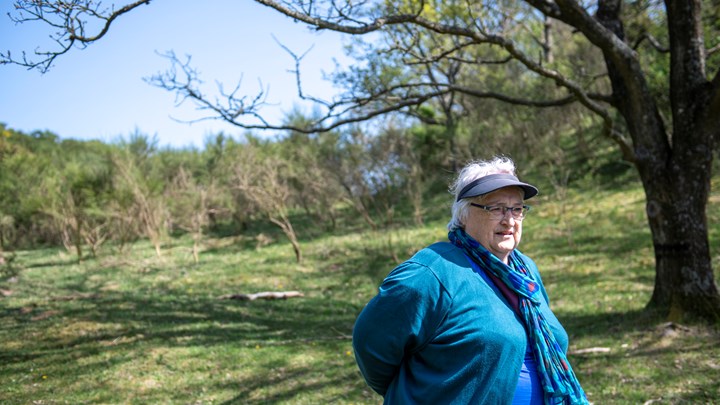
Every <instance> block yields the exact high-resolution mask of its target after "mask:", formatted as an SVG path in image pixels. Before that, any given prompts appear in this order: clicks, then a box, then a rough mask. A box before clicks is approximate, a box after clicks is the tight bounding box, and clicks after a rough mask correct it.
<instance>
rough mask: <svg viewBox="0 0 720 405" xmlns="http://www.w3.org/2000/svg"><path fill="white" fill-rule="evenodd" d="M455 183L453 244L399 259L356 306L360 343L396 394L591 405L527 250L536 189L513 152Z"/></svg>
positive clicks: (375, 372) (433, 399) (374, 383)
mask: <svg viewBox="0 0 720 405" xmlns="http://www.w3.org/2000/svg"><path fill="white" fill-rule="evenodd" d="M452 191H453V194H454V197H455V202H454V204H453V206H452V219H451V221H450V223H449V224H448V229H449V231H450V232H449V242H440V243H435V244H433V245H431V246H428V247H427V248H425V249H422V250H421V251H419V252H418V253H417V254H415V255H414V256H413V257H412V258H411V259H409V260H407V261H406V262H404V263H402V264H400V265H399V266H398V267H397V268H395V269H394V270H393V271H392V272H391V273H390V274H389V275H388V276H387V277H386V278H385V280H384V281H383V283H382V285H381V286H380V288H379V293H378V295H377V296H375V297H374V298H373V299H372V300H371V301H370V302H369V303H368V305H367V306H366V307H365V308H364V309H363V311H362V312H361V313H360V315H359V316H358V319H357V321H356V324H355V328H354V331H353V347H354V349H355V357H356V359H357V363H358V366H359V368H360V371H361V372H362V374H363V376H364V377H365V380H366V381H367V383H368V385H369V386H370V387H371V388H372V389H373V390H375V391H376V392H377V393H379V394H380V395H382V396H383V397H384V399H385V403H387V404H418V403H426V404H450V403H452V404H587V403H588V402H587V399H586V397H585V394H584V393H583V390H582V388H581V387H580V384H579V382H578V381H577V378H576V377H575V374H574V373H573V371H572V368H571V367H570V364H569V363H568V360H567V358H566V355H565V353H566V351H567V346H568V336H567V333H566V332H565V330H564V329H563V327H562V325H560V322H559V321H558V320H557V318H556V317H555V315H554V314H553V313H552V311H551V310H550V307H549V306H548V304H549V300H548V296H547V293H546V292H545V287H544V286H543V283H542V280H541V279H540V274H539V273H538V269H537V266H536V265H535V263H534V262H533V261H532V260H531V259H530V258H529V257H527V256H525V255H523V254H522V253H520V252H519V251H518V250H517V247H518V244H519V243H520V238H521V236H522V225H523V220H524V219H525V216H526V214H527V212H528V211H529V210H530V207H529V206H527V205H525V200H527V199H530V198H532V197H534V196H535V195H537V193H538V190H537V188H536V187H534V186H532V185H530V184H527V183H523V182H521V181H519V180H518V178H517V177H516V176H515V165H514V163H513V162H512V160H510V159H508V158H495V159H493V160H491V161H479V162H473V163H471V164H469V165H467V166H466V167H465V168H463V170H462V171H461V172H460V174H459V176H458V178H457V180H456V181H455V183H454V185H453V187H452Z"/></svg>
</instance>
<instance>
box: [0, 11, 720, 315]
mask: <svg viewBox="0 0 720 405" xmlns="http://www.w3.org/2000/svg"><path fill="white" fill-rule="evenodd" d="M256 1H257V2H258V3H261V4H263V5H266V6H268V7H271V8H273V9H275V10H277V11H278V12H280V13H282V14H285V15H287V16H288V17H291V18H293V19H294V20H296V21H300V22H303V23H305V24H307V25H309V26H311V27H314V28H315V29H318V30H332V31H337V32H342V33H347V34H351V35H355V36H360V35H371V36H372V39H373V42H375V43H378V46H377V47H375V50H381V51H383V52H387V53H388V55H395V56H399V57H400V59H399V60H402V62H403V64H405V65H409V64H412V63H421V62H430V63H429V64H427V65H426V66H428V67H431V68H432V67H434V66H436V65H439V64H441V63H443V61H447V60H456V61H461V62H462V63H463V64H465V65H467V66H472V67H475V68H477V69H478V70H480V69H482V70H491V69H492V68H493V67H494V66H500V67H502V68H503V69H511V70H512V71H514V72H515V75H516V76H514V77H512V79H513V80H514V79H515V78H516V77H527V76H531V77H533V78H534V79H536V80H538V81H542V82H545V83H547V84H548V85H550V86H548V92H547V95H548V97H546V98H538V97H535V98H530V97H528V94H525V93H522V92H519V93H506V92H504V91H503V89H497V88H484V87H482V86H478V85H477V83H474V82H469V81H458V82H443V83H440V82H438V81H435V82H432V81H430V80H428V78H427V76H426V75H422V76H410V79H409V80H408V81H399V82H398V81H387V82H378V83H376V84H377V86H375V87H364V88H351V89H349V91H348V92H347V93H346V94H344V95H342V96H341V97H339V98H338V99H337V100H333V102H330V103H325V104H323V106H324V107H325V108H326V110H325V111H326V114H325V115H324V116H323V117H322V118H320V119H319V120H317V121H316V122H315V124H314V125H312V126H304V127H303V128H293V127H291V126H288V125H284V124H280V125H271V124H269V123H267V122H266V121H264V120H262V116H261V115H260V112H259V107H261V105H262V103H258V102H257V100H258V98H248V97H245V96H243V97H237V96H236V95H235V94H234V93H231V94H227V95H226V98H227V100H224V101H223V103H219V102H214V101H212V99H211V98H209V97H206V96H204V95H203V93H202V92H201V91H200V90H199V87H198V77H197V73H196V71H195V70H194V69H192V68H191V67H190V66H189V63H188V62H185V63H183V62H180V61H179V60H177V58H174V56H172V55H169V56H170V57H171V60H172V61H173V63H174V66H173V67H174V68H178V67H179V68H180V70H171V71H170V72H169V73H168V74H166V75H159V76H158V77H156V79H157V80H155V84H157V85H160V86H161V87H165V88H167V89H170V90H173V91H176V92H178V94H179V95H180V96H182V97H185V98H186V99H189V100H193V101H195V102H196V103H197V104H198V106H199V108H204V109H207V110H211V112H212V113H213V114H217V116H219V117H221V118H223V119H225V120H226V121H228V122H230V123H233V124H235V125H237V126H238V127H242V128H249V129H252V128H262V129H292V130H301V131H305V132H320V131H328V130H331V129H333V128H337V127H338V126H341V125H345V124H351V123H357V122H361V121H365V120H369V119H372V118H374V117H377V116H380V115H384V114H389V113H393V112H409V111H411V110H413V109H417V108H418V107H420V106H423V105H426V103H427V102H429V101H430V100H433V99H438V98H440V97H447V96H448V95H451V94H463V95H466V96H469V97H473V98H479V99H492V100H499V101H502V102H505V103H510V104H515V105H523V106H534V107H551V106H552V107H557V106H563V105H568V104H571V103H572V104H575V103H577V104H580V105H582V106H583V107H585V109H586V110H587V111H589V112H590V113H592V114H593V115H595V116H596V117H597V118H598V119H599V120H600V122H601V123H602V124H601V125H602V128H603V133H604V134H605V135H606V136H607V137H609V138H610V139H612V140H613V141H614V142H615V144H616V145H617V147H618V148H619V150H620V151H621V152H622V155H623V157H624V158H625V159H627V160H628V161H629V162H632V164H633V165H634V166H635V168H636V169H637V171H638V174H639V176H640V179H641V181H642V184H643V187H644V190H645V193H646V212H647V217H648V223H649V227H650V230H651V233H652V239H653V245H654V249H655V257H656V279H655V289H654V292H653V296H652V298H651V302H650V303H649V304H650V306H652V307H656V308H659V309H660V310H661V311H663V312H664V313H666V314H669V315H671V316H672V317H675V316H682V314H690V315H699V316H702V317H705V318H711V319H717V318H718V316H719V315H718V314H720V295H719V294H718V289H717V285H716V283H715V280H714V276H713V270H712V264H711V258H710V247H709V239H708V222H707V216H706V211H705V209H706V206H707V203H708V197H709V192H710V177H711V167H712V161H713V153H714V151H716V150H717V148H718V144H719V143H720V142H718V140H719V139H720V125H719V124H720V122H719V120H720V118H719V117H720V70H718V64H720V60H719V57H718V55H717V51H718V50H719V49H720V46H718V44H717V43H716V42H717V31H718V27H717V26H716V25H715V24H716V21H717V4H716V2H715V1H713V0H665V1H664V2H663V3H661V2H659V1H652V0H637V1H626V2H623V1H621V0H597V1H595V2H580V1H577V0H555V1H550V0H525V1H520V0H517V1H512V0H508V1H503V2H498V1H495V0H486V1H479V2H471V1H466V0H451V1H437V0H428V1H422V0H420V1H414V0H395V1H390V0H388V1H385V2H362V1H361V2H355V1H349V0H348V1H344V2H343V1H331V0H327V1H313V0H310V1H306V0H303V1H301V0H288V1H277V0H256ZM147 3H149V0H148V1H137V2H133V3H129V4H127V5H126V6H124V7H122V8H119V9H117V10H114V9H112V8H110V9H103V10H100V9H99V7H100V6H99V4H95V3H93V2H91V1H77V2H73V3H70V4H69V3H66V2H60V1H58V2H34V1H17V2H16V7H17V8H18V10H20V16H19V17H16V19H17V20H18V21H28V20H41V21H44V22H46V23H50V24H52V25H53V26H55V27H57V28H58V29H59V34H58V37H57V38H56V39H57V40H58V41H59V44H60V45H61V48H60V50H59V51H54V52H53V51H51V52H46V53H42V52H41V53H39V54H37V56H38V57H39V58H40V59H39V60H29V59H27V58H26V57H25V56H23V58H21V59H19V60H16V59H12V58H11V55H9V54H2V55H0V58H2V59H3V61H4V62H5V63H9V62H15V63H20V64H24V65H25V66H30V67H37V68H40V69H47V68H48V67H49V66H50V64H51V63H52V62H53V61H54V60H55V58H56V57H57V56H59V55H62V54H63V53H65V52H67V51H68V50H69V49H70V48H71V47H72V46H73V44H77V43H79V44H88V43H91V42H93V41H95V40H97V39H99V38H101V37H102V36H103V35H105V33H106V32H107V29H108V28H109V27H110V24H111V23H112V22H113V21H115V19H116V18H117V17H119V16H121V15H122V14H124V13H126V12H129V11H130V10H132V9H135V8H137V7H139V6H140V5H143V4H147ZM23 13H24V14H23ZM96 18H98V19H99V22H100V24H99V30H98V31H97V32H98V33H97V34H96V35H91V34H86V29H89V28H90V27H91V25H90V24H89V23H88V21H89V20H94V19H96ZM94 22H98V20H94ZM396 28H402V29H403V30H406V31H407V32H408V33H409V34H410V36H409V37H408V38H423V37H425V36H432V37H438V38H446V41H442V42H438V43H439V44H440V43H442V44H444V45H442V46H440V47H439V49H434V50H432V53H431V54H430V55H427V54H423V53H420V52H417V48H416V46H415V45H416V44H415V42H416V41H414V40H410V41H406V42H397V43H392V44H385V45H387V46H385V47H384V48H382V49H380V46H381V45H380V44H381V42H380V41H377V39H378V38H380V39H382V38H384V37H385V33H387V32H390V31H391V30H393V29H396ZM556 33H571V38H572V40H573V41H578V42H581V43H582V46H584V47H586V48H587V49H588V50H589V52H593V53H594V54H596V55H598V57H599V58H601V60H602V61H603V62H604V66H601V67H600V66H588V68H591V70H589V71H588V70H587V69H583V68H578V67H577V63H575V62H576V61H575V60H573V59H566V58H565V57H566V56H571V55H563V53H562V52H558V51H561V50H562V48H557V47H555V48H553V47H552V43H553V41H552V39H555V43H557V38H554V37H553V35H552V34H556ZM465 50H472V52H471V53H470V54H469V55H470V56H469V57H467V58H465V57H464V56H463V57H462V58H461V57H458V55H460V52H463V51H465ZM491 50H492V51H498V52H499V54H500V55H502V56H503V57H504V58H505V59H506V62H505V63H495V64H492V63H487V61H485V60H483V58H482V57H481V55H483V53H484V52H487V53H490V51H491ZM299 62H300V59H298V65H299ZM298 70H299V69H298ZM178 72H179V73H178ZM247 118H256V119H257V118H260V120H259V122H258V121H257V120H255V121H252V122H249V121H248V120H247Z"/></svg>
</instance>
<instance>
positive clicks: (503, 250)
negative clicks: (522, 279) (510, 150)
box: [465, 187, 524, 263]
mask: <svg viewBox="0 0 720 405" xmlns="http://www.w3.org/2000/svg"><path fill="white" fill-rule="evenodd" d="M523 196H524V193H523V191H522V189H521V188H520V187H505V188H501V189H498V190H495V191H493V192H491V193H488V194H485V195H484V196H482V197H479V198H478V199H476V200H475V201H473V202H475V203H478V204H482V205H486V206H494V205H500V206H504V207H520V206H522V205H523ZM468 210H469V211H468V216H467V219H466V220H465V222H466V223H465V232H467V234H468V235H470V236H472V237H473V238H474V239H475V240H477V241H478V242H480V244H481V245H483V247H485V249H487V250H489V251H490V252H491V253H492V254H494V255H495V256H497V257H498V258H499V259H500V260H502V261H503V262H504V263H507V262H508V257H509V256H510V253H511V252H512V251H513V249H515V248H516V247H517V246H518V245H519V244H520V238H521V237H522V221H521V220H517V219H515V218H513V216H512V214H510V213H509V212H507V213H506V214H505V215H504V216H503V217H502V219H494V218H492V217H491V215H490V213H489V212H487V211H485V210H484V209H482V208H478V207H473V206H470V207H469V208H468Z"/></svg>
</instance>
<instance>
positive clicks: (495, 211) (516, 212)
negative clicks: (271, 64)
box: [470, 203, 530, 221]
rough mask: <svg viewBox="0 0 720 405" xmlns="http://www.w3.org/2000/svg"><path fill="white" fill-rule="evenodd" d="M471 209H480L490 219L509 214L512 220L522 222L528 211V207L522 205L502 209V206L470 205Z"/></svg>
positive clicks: (501, 217)
mask: <svg viewBox="0 0 720 405" xmlns="http://www.w3.org/2000/svg"><path fill="white" fill-rule="evenodd" d="M470 205H472V206H473V207H478V208H482V209H484V210H485V211H487V213H488V214H490V217H491V218H492V219H495V220H500V219H503V218H505V215H506V214H507V213H508V212H510V214H511V215H512V217H513V219H516V220H518V221H522V220H523V219H524V218H525V214H527V212H528V211H530V206H529V205H523V206H522V207H503V206H502V205H480V204H475V203H470Z"/></svg>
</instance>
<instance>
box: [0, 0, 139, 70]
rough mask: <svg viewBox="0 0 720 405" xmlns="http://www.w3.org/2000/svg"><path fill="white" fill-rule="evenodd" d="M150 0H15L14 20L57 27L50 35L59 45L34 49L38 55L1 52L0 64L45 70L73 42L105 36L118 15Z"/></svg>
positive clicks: (79, 43)
mask: <svg viewBox="0 0 720 405" xmlns="http://www.w3.org/2000/svg"><path fill="white" fill-rule="evenodd" d="M150 1H151V0H138V1H135V2H133V3H130V4H127V5H125V6H123V7H121V8H119V9H117V10H115V8H114V6H110V8H104V7H103V6H102V2H95V1H93V0H82V1H81V0H75V1H69V2H68V1H57V2H52V1H37V0H18V1H16V2H15V9H16V10H18V11H17V13H18V14H17V16H13V15H9V17H10V19H11V20H12V21H13V22H15V23H24V22H30V21H41V22H44V23H46V24H47V25H48V26H50V27H53V28H55V29H57V31H56V32H55V33H54V34H53V35H51V36H50V38H51V39H52V40H53V41H54V42H55V43H57V44H58V45H59V49H58V50H52V51H50V50H49V51H43V50H35V52H34V55H35V57H37V59H35V58H33V57H29V56H28V55H27V54H26V53H25V52H23V53H22V57H21V58H20V59H15V58H14V57H13V56H12V54H11V52H10V51H9V50H8V51H7V52H4V53H3V52H0V64H15V65H20V66H25V67H27V68H28V69H38V70H39V71H40V72H42V73H45V72H47V71H48V70H49V69H50V67H51V66H52V64H53V62H54V61H55V59H56V58H57V57H59V56H61V55H64V54H66V53H67V52H68V51H70V49H72V48H73V46H74V45H78V46H80V47H85V46H87V45H89V44H91V43H93V42H95V41H97V40H99V39H101V38H102V37H104V36H105V34H107V32H108V31H109V30H110V26H111V25H112V23H113V22H114V21H115V20H116V19H117V18H118V17H120V16H121V15H123V14H126V13H128V12H130V11H132V10H134V9H135V8H137V7H140V6H142V5H145V4H150ZM95 24H100V26H99V28H98V29H97V32H96V33H93V34H88V33H87V30H88V27H89V26H94V25H95Z"/></svg>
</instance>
